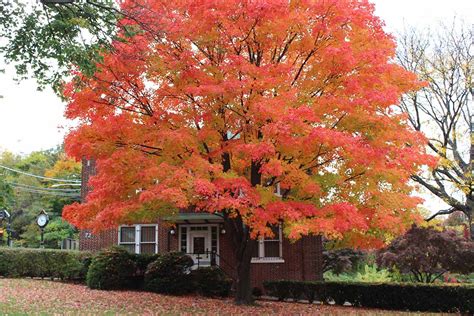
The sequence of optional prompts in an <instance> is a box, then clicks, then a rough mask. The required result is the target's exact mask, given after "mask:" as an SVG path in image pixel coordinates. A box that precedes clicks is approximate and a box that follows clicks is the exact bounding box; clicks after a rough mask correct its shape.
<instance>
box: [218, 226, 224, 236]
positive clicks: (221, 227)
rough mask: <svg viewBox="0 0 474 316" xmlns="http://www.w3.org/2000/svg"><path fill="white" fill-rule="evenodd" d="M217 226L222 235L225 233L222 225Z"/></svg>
mask: <svg viewBox="0 0 474 316" xmlns="http://www.w3.org/2000/svg"><path fill="white" fill-rule="evenodd" d="M219 228H220V229H221V234H222V235H225V228H224V225H220V227H219Z"/></svg>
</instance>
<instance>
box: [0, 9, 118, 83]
mask: <svg viewBox="0 0 474 316" xmlns="http://www.w3.org/2000/svg"><path fill="white" fill-rule="evenodd" d="M117 16H120V12H118V11H117V5H116V1H114V0H100V1H92V0H76V1H74V3H68V4H60V5H54V4H52V5H44V4H42V3H41V2H40V1H28V0H10V1H1V2H0V38H2V41H1V42H0V54H2V55H3V57H4V58H5V61H6V62H9V63H12V64H13V65H15V68H16V72H17V75H18V78H19V79H23V78H26V77H29V76H30V75H33V76H34V77H35V78H36V79H37V82H38V84H39V87H40V88H44V87H46V86H52V87H53V89H54V90H55V91H56V92H59V91H60V89H61V86H62V84H63V83H64V80H65V78H68V77H70V75H71V69H75V70H79V71H81V73H83V74H90V75H92V74H93V73H94V72H95V69H96V67H95V66H96V63H97V62H99V61H100V59H101V55H100V52H101V51H102V50H104V49H107V48H109V47H110V43H111V41H112V39H113V38H114V37H115V34H116V32H117V29H118V27H119V25H118V24H117Z"/></svg>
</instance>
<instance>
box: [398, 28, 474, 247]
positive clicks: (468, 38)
mask: <svg viewBox="0 0 474 316" xmlns="http://www.w3.org/2000/svg"><path fill="white" fill-rule="evenodd" d="M473 52H474V31H473V29H472V26H471V25H463V24H460V23H458V22H456V21H454V22H453V24H452V25H441V26H440V27H439V28H438V29H437V30H436V31H432V32H421V31H417V30H414V29H412V30H409V31H407V32H406V33H405V34H404V35H403V36H402V37H401V38H400V40H399V49H398V53H397V60H398V62H399V63H400V65H402V66H403V67H404V68H405V69H407V70H409V71H412V72H414V73H416V74H417V75H418V76H419V77H420V79H422V80H425V81H426V83H427V84H426V86H425V87H424V88H423V89H421V90H420V91H418V92H413V93H410V94H407V95H406V96H405V97H404V98H403V99H402V103H401V109H402V110H403V112H404V113H406V114H407V115H408V119H409V122H410V124H411V125H412V126H413V127H414V128H415V129H416V130H417V131H422V132H424V133H425V135H428V136H429V142H428V146H429V148H430V150H431V152H432V153H433V154H434V155H436V156H437V157H438V158H439V163H438V165H437V166H436V167H435V168H433V169H431V170H430V171H429V172H427V173H426V174H425V175H424V176H421V175H414V176H413V179H414V180H415V181H416V182H418V183H420V184H421V185H422V186H424V187H425V188H426V189H428V190H429V191H430V192H431V193H433V194H434V195H436V196H438V197H439V198H441V199H442V200H443V201H444V202H445V203H447V204H448V205H449V206H450V208H449V209H446V210H440V211H439V212H437V213H436V214H434V215H433V216H430V217H429V218H428V220H431V219H433V218H434V217H436V216H438V215H445V214H451V213H453V212H455V211H461V212H463V213H464V214H466V217H467V219H468V223H469V226H470V231H471V239H474V227H473V223H472V222H473V217H474V195H473V192H474V183H473V174H474V173H473V171H474V121H473V115H474V112H473V102H472V96H473V92H474V83H473V78H474V54H473Z"/></svg>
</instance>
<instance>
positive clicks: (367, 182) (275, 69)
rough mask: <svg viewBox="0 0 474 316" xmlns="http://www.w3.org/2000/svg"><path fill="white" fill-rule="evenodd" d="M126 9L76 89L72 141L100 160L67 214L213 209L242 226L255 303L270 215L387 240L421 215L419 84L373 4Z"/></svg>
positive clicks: (113, 221) (289, 224) (243, 271)
mask: <svg viewBox="0 0 474 316" xmlns="http://www.w3.org/2000/svg"><path fill="white" fill-rule="evenodd" d="M121 10H124V11H126V12H127V16H128V17H132V18H126V19H124V20H123V21H121V23H123V24H128V25H130V28H129V29H132V30H135V32H134V35H133V36H130V34H128V35H127V36H126V38H125V36H124V40H123V41H117V42H114V43H113V46H114V52H113V53H110V54H105V55H104V57H103V62H102V63H101V64H100V65H98V69H99V71H98V72H97V73H96V74H95V76H94V77H93V78H87V77H85V76H81V74H78V77H77V78H76V79H77V80H75V81H74V82H73V83H71V84H70V85H69V87H68V88H67V89H66V94H67V96H68V97H69V99H70V103H69V106H68V109H67V116H68V117H69V118H71V119H78V120H79V122H80V125H79V127H78V128H77V129H75V130H74V131H71V133H70V134H69V135H68V137H67V139H66V146H67V151H68V152H69V153H70V154H72V155H74V156H75V157H76V158H78V159H79V158H81V157H84V156H85V157H93V158H94V159H96V161H97V170H98V173H97V175H96V176H95V177H93V178H92V179H91V182H90V185H91V186H92V187H93V191H92V192H91V193H90V194H89V196H88V198H87V201H85V202H84V203H82V204H73V205H71V206H68V207H67V208H66V209H65V211H64V217H65V218H66V219H67V220H69V221H70V222H71V223H73V224H74V225H76V226H78V227H80V228H92V229H95V230H101V229H106V228H109V227H115V226H116V225H117V224H119V223H129V222H133V221H153V220H156V218H157V217H160V216H163V215H170V213H173V212H177V210H178V209H191V210H193V211H196V212H210V213H215V212H218V213H220V214H222V216H223V218H224V221H225V223H226V225H227V227H228V228H229V229H230V231H229V233H230V234H232V236H233V243H234V251H235V255H236V261H237V262H236V263H235V267H236V271H237V275H238V278H237V293H236V300H237V302H238V303H249V302H251V291H250V261H251V256H252V250H253V249H254V247H255V246H256V242H255V239H256V238H258V237H262V236H268V235H271V234H272V233H271V229H270V228H269V227H271V226H272V225H276V224H279V223H283V227H284V232H285V234H286V235H287V236H288V237H289V238H291V239H298V238H300V237H301V236H303V235H308V234H323V235H325V236H327V237H329V238H332V239H340V240H341V241H342V242H344V243H347V244H352V245H353V246H357V247H378V246H381V245H383V243H384V242H385V241H386V240H387V239H388V238H392V237H393V236H395V235H399V234H401V233H403V232H404V231H405V230H406V228H407V227H409V225H411V223H412V222H413V221H414V220H416V219H417V215H416V212H415V211H414V207H415V206H416V204H417V203H419V200H418V199H417V198H414V197H411V196H409V193H410V191H411V187H410V186H409V185H408V180H409V177H410V175H411V174H414V173H416V172H417V170H418V169H419V168H420V165H421V164H422V163H426V162H428V161H430V158H429V157H428V156H426V155H425V154H424V145H425V139H424V138H423V136H422V135H421V134H419V133H417V132H414V131H411V130H410V129H409V128H408V127H407V124H406V120H405V117H404V116H401V115H398V114H397V113H395V112H394V111H393V110H392V105H393V104H395V103H397V102H398V100H399V97H400V96H401V95H402V94H403V93H405V92H407V91H412V90H414V89H417V88H418V87H419V86H420V83H419V82H418V81H417V79H416V77H415V76H414V75H413V74H411V73H409V72H407V71H405V70H403V69H402V68H401V67H399V66H397V65H395V64H393V63H391V59H392V58H393V56H394V46H395V44H394V41H393V39H392V38H391V37H390V36H389V35H387V34H386V33H384V31H383V30H382V23H381V21H380V20H379V19H378V18H377V17H375V16H374V15H373V5H371V4H369V3H368V1H363V0H362V1H353V0H329V1H328V0H324V1H322V0H321V1H286V0H281V1H277V0H275V1H237V0H226V1H207V0H200V1H195V0H177V1H169V2H162V1H141V0H126V1H123V3H122V8H121ZM137 21H140V25H138V24H137ZM145 26H146V27H145ZM275 186H279V187H280V190H281V196H277V195H275V194H274V188H275Z"/></svg>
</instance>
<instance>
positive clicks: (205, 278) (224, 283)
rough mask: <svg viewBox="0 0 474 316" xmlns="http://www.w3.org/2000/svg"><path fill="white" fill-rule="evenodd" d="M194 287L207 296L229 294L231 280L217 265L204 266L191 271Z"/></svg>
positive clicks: (224, 295)
mask: <svg viewBox="0 0 474 316" xmlns="http://www.w3.org/2000/svg"><path fill="white" fill-rule="evenodd" d="M191 275H192V278H193V282H194V287H195V288H196V290H197V292H198V293H199V294H201V295H203V296H208V297H214V296H219V297H226V296H229V293H230V289H231V287H232V280H231V279H230V278H228V277H227V275H226V274H225V273H224V272H223V271H222V270H221V269H220V268H218V267H206V268H199V269H197V270H194V271H193V272H192V273H191Z"/></svg>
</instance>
